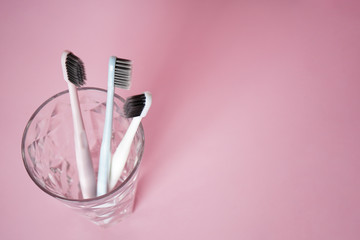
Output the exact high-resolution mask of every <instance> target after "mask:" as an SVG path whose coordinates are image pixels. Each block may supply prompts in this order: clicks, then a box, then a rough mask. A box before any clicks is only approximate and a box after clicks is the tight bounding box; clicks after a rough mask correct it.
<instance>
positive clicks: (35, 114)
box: [21, 87, 145, 202]
mask: <svg viewBox="0 0 360 240" xmlns="http://www.w3.org/2000/svg"><path fill="white" fill-rule="evenodd" d="M77 90H78V91H85V90H95V91H100V92H105V93H107V90H105V89H103V88H98V87H80V88H77ZM67 93H69V90H68V89H67V90H64V91H61V92H59V93H57V94H55V95H53V96H51V97H50V98H48V99H47V100H45V101H44V102H43V103H42V104H41V105H40V106H39V107H38V108H37V109H36V110H35V111H34V113H33V114H32V115H31V117H30V118H29V120H28V122H27V124H26V126H25V129H24V132H23V136H22V140H21V156H22V159H23V163H24V166H25V169H26V172H27V173H28V175H29V176H30V178H31V179H32V181H33V182H34V183H35V184H36V185H37V186H38V187H39V188H40V189H41V190H42V191H44V192H45V193H46V194H49V195H50V196H52V197H54V198H57V199H61V200H64V201H68V202H93V201H94V202H95V201H98V200H100V199H104V198H109V197H111V195H114V194H116V192H117V191H118V190H120V189H122V188H123V187H124V186H125V185H126V184H127V183H128V181H129V180H130V179H131V178H132V177H133V176H134V174H135V173H136V171H137V169H138V168H139V166H140V163H141V160H142V155H143V151H141V153H140V155H139V158H138V160H137V162H136V165H135V166H134V168H133V169H132V170H131V172H130V174H129V175H128V176H127V177H126V179H125V180H124V181H123V182H122V183H121V184H120V185H119V186H117V187H115V188H113V189H112V190H111V191H109V192H107V193H106V194H103V195H101V196H98V197H93V198H86V199H73V198H66V197H62V196H59V195H57V194H55V193H53V192H50V191H49V190H47V189H46V188H45V187H43V186H42V185H41V184H40V183H39V182H38V181H36V179H35V177H34V176H33V175H32V174H31V171H30V169H29V166H28V164H27V161H26V155H25V139H26V136H27V131H28V129H29V127H30V125H31V123H32V121H33V120H34V118H35V117H36V116H37V114H38V113H39V112H40V111H41V110H42V109H43V108H44V107H45V106H46V105H47V104H48V103H49V102H51V101H52V100H54V99H56V98H58V97H60V96H62V95H65V94H67ZM114 97H116V98H118V99H119V100H120V101H122V102H125V100H124V98H122V97H121V96H120V95H118V94H116V93H114ZM137 131H140V134H141V136H142V141H143V149H144V147H145V134H144V128H143V126H142V123H140V125H139V128H138V130H137Z"/></svg>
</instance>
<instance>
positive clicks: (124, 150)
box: [109, 116, 142, 190]
mask: <svg viewBox="0 0 360 240" xmlns="http://www.w3.org/2000/svg"><path fill="white" fill-rule="evenodd" d="M141 119H142V117H141V116H139V117H134V118H133V119H132V121H131V123H130V126H129V128H128V129H127V131H126V133H125V136H124V137H123V139H122V140H121V142H120V144H119V146H118V147H117V148H116V150H115V153H114V155H113V157H112V162H111V173H110V183H109V189H110V190H111V189H112V188H114V187H115V185H116V183H117V182H118V180H119V178H120V176H121V173H122V171H123V169H124V166H125V163H126V161H127V158H128V156H129V153H130V149H131V144H132V141H133V139H134V137H135V134H136V131H137V129H138V127H139V125H140V122H141Z"/></svg>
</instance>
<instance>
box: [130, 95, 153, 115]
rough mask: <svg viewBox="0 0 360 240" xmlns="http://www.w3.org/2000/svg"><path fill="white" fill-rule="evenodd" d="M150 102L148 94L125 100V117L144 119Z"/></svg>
mask: <svg viewBox="0 0 360 240" xmlns="http://www.w3.org/2000/svg"><path fill="white" fill-rule="evenodd" d="M151 102H152V96H151V93H150V92H144V93H143V94H139V95H135V96H131V97H129V98H127V99H126V101H125V104H124V113H125V117H127V118H133V117H139V116H140V117H145V116H146V114H147V113H148V111H149V109H150V106H151Z"/></svg>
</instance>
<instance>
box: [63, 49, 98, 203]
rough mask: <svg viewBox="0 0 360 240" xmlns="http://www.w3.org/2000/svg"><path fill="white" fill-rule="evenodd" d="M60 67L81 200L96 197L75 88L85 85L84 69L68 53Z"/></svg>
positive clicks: (76, 59) (76, 58)
mask: <svg viewBox="0 0 360 240" xmlns="http://www.w3.org/2000/svg"><path fill="white" fill-rule="evenodd" d="M61 65H62V70H63V75H64V79H65V81H66V82H67V83H68V88H69V95H70V104H71V111H72V117H73V123H74V142H75V154H76V165H77V169H78V174H79V182H80V188H81V192H82V195H83V198H92V197H95V196H96V180H95V173H94V168H93V165H92V161H91V155H90V151H89V145H88V141H87V137H86V132H85V129H84V122H83V119H82V116H81V111H80V105H79V97H78V94H77V87H80V86H82V85H83V84H84V83H85V79H86V76H85V68H84V64H83V62H82V61H81V59H80V58H78V57H77V56H75V55H74V54H73V53H72V52H69V51H64V52H63V54H62V56H61Z"/></svg>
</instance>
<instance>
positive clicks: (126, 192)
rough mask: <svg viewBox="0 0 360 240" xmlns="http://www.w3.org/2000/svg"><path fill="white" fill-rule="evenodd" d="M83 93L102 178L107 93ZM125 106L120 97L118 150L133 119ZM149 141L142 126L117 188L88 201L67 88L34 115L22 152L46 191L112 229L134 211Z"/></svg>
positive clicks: (93, 152) (92, 90)
mask: <svg viewBox="0 0 360 240" xmlns="http://www.w3.org/2000/svg"><path fill="white" fill-rule="evenodd" d="M78 95H79V102H80V108H81V113H82V117H83V121H84V126H85V131H86V135H87V138H88V142H89V148H90V152H91V157H92V162H93V166H94V171H95V176H97V171H98V167H99V154H100V146H101V142H102V135H103V127H104V121H105V110H106V96H107V93H106V90H104V89H100V88H92V87H85V88H79V89H78ZM123 104H124V99H123V98H121V97H120V96H118V95H117V94H115V96H114V108H113V127H112V137H111V151H112V152H114V151H115V149H116V147H117V146H118V144H119V143H120V141H121V139H122V137H123V136H124V134H125V132H126V130H127V128H128V126H129V124H130V121H131V119H127V118H125V117H124V114H123V110H122V109H123ZM144 140H145V138H144V130H143V127H142V125H140V126H139V128H138V130H137V132H136V135H135V138H134V141H133V143H132V146H131V151H130V154H129V157H128V160H127V162H126V165H125V167H124V170H123V172H122V175H121V177H120V179H119V181H118V183H117V185H116V186H115V187H114V188H113V190H111V191H109V192H108V193H107V194H105V195H102V196H99V197H95V198H90V199H84V198H83V197H82V194H81V189H80V184H79V178H78V171H77V165H76V158H75V149H74V146H75V144H74V130H73V120H72V113H71V106H70V98H69V92H68V91H67V90H66V91H62V92H60V93H58V94H56V95H54V96H52V97H51V98H49V99H48V100H46V101H45V102H44V103H43V104H41V105H40V106H39V107H38V109H37V110H36V111H35V112H34V113H33V114H32V116H31V117H30V120H29V121H28V123H27V125H26V127H25V130H24V134H23V138H22V144H21V152H22V158H23V161H24V165H25V168H26V170H27V172H28V174H29V176H30V178H31V179H32V180H33V181H34V183H35V184H36V185H37V186H38V187H39V188H40V189H41V190H43V191H44V192H45V193H46V194H48V195H50V196H51V197H53V198H56V199H58V200H60V201H61V202H63V203H64V204H65V205H67V206H69V207H70V208H73V209H74V210H76V211H78V212H80V213H81V214H82V215H83V216H85V217H87V218H88V219H89V220H90V221H92V222H94V223H95V224H97V225H100V226H109V225H111V224H113V223H116V222H118V221H121V220H122V219H123V218H124V217H126V216H128V215H129V214H130V213H131V212H132V210H133V207H134V200H135V193H136V185H137V182H138V173H139V169H140V163H141V158H142V155H143V151H144Z"/></svg>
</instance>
